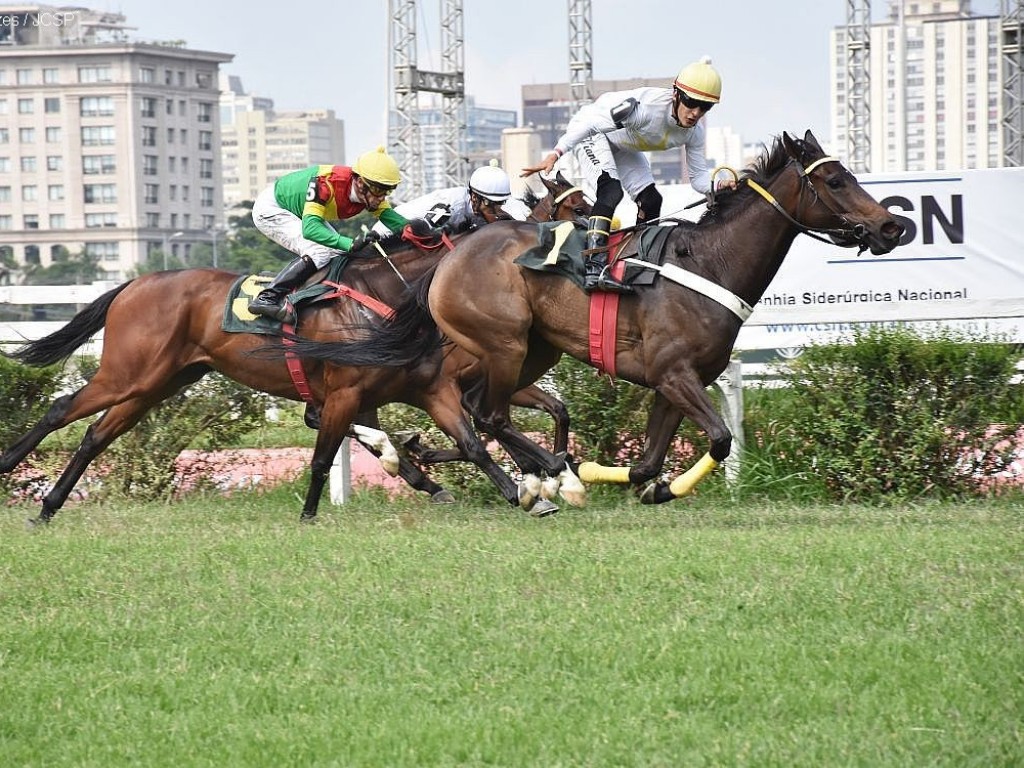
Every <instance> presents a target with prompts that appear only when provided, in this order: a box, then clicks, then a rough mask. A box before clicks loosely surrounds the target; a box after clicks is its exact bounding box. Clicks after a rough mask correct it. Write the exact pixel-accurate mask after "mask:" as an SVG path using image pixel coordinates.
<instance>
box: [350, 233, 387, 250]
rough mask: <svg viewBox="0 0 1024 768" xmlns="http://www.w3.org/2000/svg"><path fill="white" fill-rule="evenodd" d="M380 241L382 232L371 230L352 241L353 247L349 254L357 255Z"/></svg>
mask: <svg viewBox="0 0 1024 768" xmlns="http://www.w3.org/2000/svg"><path fill="white" fill-rule="evenodd" d="M379 240H380V232H374V231H373V230H372V229H371V230H370V231H369V232H365V233H363V234H361V235H359V236H358V237H356V239H355V240H353V241H352V247H351V248H349V249H348V250H349V253H355V252H356V251H361V250H363V248H365V247H366V246H368V245H371V244H373V243H376V242H378V241H379Z"/></svg>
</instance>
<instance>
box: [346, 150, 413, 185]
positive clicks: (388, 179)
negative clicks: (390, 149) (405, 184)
mask: <svg viewBox="0 0 1024 768" xmlns="http://www.w3.org/2000/svg"><path fill="white" fill-rule="evenodd" d="M352 170H353V171H355V172H356V173H358V174H359V175H360V176H362V177H363V178H364V179H366V180H367V181H372V182H373V183H374V184H379V185H380V186H382V187H388V188H390V189H394V188H395V187H397V186H398V183H399V182H400V181H401V180H402V175H401V173H400V172H399V170H398V163H396V162H395V159H394V158H393V157H391V155H389V154H388V153H387V151H386V150H385V149H384V147H377V148H376V149H375V150H372V151H370V152H364V153H363V154H361V155H360V156H359V157H358V158H357V159H356V162H355V165H353V166H352Z"/></svg>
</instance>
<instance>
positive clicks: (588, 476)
mask: <svg viewBox="0 0 1024 768" xmlns="http://www.w3.org/2000/svg"><path fill="white" fill-rule="evenodd" d="M580 480H582V481H583V482H585V483H628V482H629V467H602V466H601V465H600V464H598V463H597V462H595V461H585V462H583V463H582V464H580Z"/></svg>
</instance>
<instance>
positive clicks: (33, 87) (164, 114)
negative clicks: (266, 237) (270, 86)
mask: <svg viewBox="0 0 1024 768" xmlns="http://www.w3.org/2000/svg"><path fill="white" fill-rule="evenodd" d="M4 14H5V19H6V21H5V23H4V24H3V25H2V26H0V255H2V256H4V257H6V258H8V259H13V260H14V261H15V262H16V263H17V264H19V265H40V266H44V267H45V266H49V265H50V264H52V263H53V262H54V261H59V260H61V259H63V258H66V257H67V255H68V254H69V253H79V252H83V251H84V252H85V253H87V254H89V255H91V256H93V257H95V258H96V259H97V260H98V264H99V267H100V269H101V270H102V272H103V277H105V278H106V279H110V280H123V279H125V278H126V277H128V276H129V275H130V273H131V272H132V271H133V269H134V268H135V267H136V265H137V264H139V263H140V262H142V261H144V260H145V257H146V255H147V254H148V253H151V252H153V251H161V250H162V251H163V252H165V253H166V252H167V251H168V249H170V250H171V251H172V252H173V253H176V254H179V255H180V256H181V257H183V258H187V256H188V253H189V251H190V250H191V247H192V245H193V244H194V243H197V242H209V241H210V240H211V233H212V231H213V230H214V228H215V227H216V226H217V225H218V223H219V222H220V221H221V211H222V208H223V205H222V200H221V184H220V175H221V174H220V115H219V110H218V98H219V86H218V69H219V66H220V65H221V64H223V63H226V62H228V61H231V59H232V58H233V56H232V55H230V54H225V53H215V52H211V51H198V50H191V49H188V48H185V47H184V44H183V43H182V42H180V41H171V42H166V43H159V42H136V41H132V40H130V39H129V38H128V28H127V27H125V26H124V23H125V18H124V16H122V15H120V14H113V13H102V12H97V11H92V10H88V9H85V8H79V7H60V8H57V7H53V6H46V5H26V6H23V7H19V8H11V9H5V11H4Z"/></svg>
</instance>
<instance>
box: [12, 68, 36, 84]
mask: <svg viewBox="0 0 1024 768" xmlns="http://www.w3.org/2000/svg"><path fill="white" fill-rule="evenodd" d="M15 79H16V80H17V82H18V85H32V70H31V69H19V70H17V72H16V73H15Z"/></svg>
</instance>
